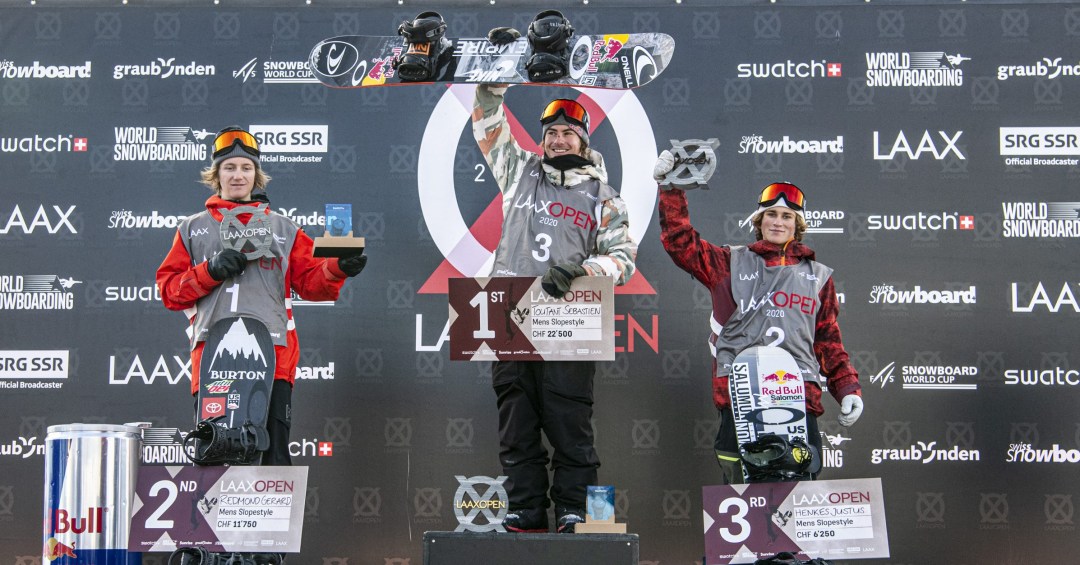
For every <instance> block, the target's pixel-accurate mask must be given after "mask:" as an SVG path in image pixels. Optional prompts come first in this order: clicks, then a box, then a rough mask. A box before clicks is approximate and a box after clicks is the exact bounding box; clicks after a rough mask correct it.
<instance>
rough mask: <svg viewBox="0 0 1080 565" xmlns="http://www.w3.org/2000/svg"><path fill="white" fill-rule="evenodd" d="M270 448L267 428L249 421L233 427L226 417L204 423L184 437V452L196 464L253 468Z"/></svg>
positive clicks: (204, 421)
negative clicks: (260, 456)
mask: <svg viewBox="0 0 1080 565" xmlns="http://www.w3.org/2000/svg"><path fill="white" fill-rule="evenodd" d="M269 448H270V435H269V434H268V433H267V431H266V428H265V427H263V426H258V425H255V424H252V423H251V422H247V423H245V424H244V425H242V426H240V427H239V428H234V427H230V426H229V425H228V424H226V423H225V422H224V419H223V418H220V417H219V418H214V419H211V420H203V421H201V422H199V423H198V424H197V425H196V426H195V430H194V431H193V432H191V433H189V434H188V435H187V437H185V438H184V450H185V451H187V452H188V453H193V455H190V458H191V461H192V462H194V463H195V464H196V465H225V464H227V465H253V464H255V463H256V462H257V460H258V457H259V455H260V453H259V452H262V451H266V450H267V449H269Z"/></svg>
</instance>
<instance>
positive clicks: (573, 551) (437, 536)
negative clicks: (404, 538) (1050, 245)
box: [424, 532, 638, 565]
mask: <svg viewBox="0 0 1080 565" xmlns="http://www.w3.org/2000/svg"><path fill="white" fill-rule="evenodd" d="M637 563H638V536H637V534H515V533H496V532H488V533H476V532H424V565H481V564H491V565H500V564H507V565H637Z"/></svg>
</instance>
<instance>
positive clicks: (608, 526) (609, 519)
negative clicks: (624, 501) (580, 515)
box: [574, 486, 626, 534]
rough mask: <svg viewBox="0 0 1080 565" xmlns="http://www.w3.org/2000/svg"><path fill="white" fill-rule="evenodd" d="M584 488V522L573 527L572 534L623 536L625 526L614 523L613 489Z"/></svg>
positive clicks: (604, 487)
mask: <svg viewBox="0 0 1080 565" xmlns="http://www.w3.org/2000/svg"><path fill="white" fill-rule="evenodd" d="M585 488H586V495H585V521H584V522H583V523H580V524H577V525H575V526H574V533H577V534H625V533H626V524H616V523H615V487H613V486H589V487H585Z"/></svg>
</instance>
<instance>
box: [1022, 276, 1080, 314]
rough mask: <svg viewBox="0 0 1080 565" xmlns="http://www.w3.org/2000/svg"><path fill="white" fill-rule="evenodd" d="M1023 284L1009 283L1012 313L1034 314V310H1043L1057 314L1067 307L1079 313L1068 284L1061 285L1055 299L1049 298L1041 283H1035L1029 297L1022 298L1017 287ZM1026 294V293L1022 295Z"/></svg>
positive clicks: (1074, 297) (1079, 308) (1079, 305)
mask: <svg viewBox="0 0 1080 565" xmlns="http://www.w3.org/2000/svg"><path fill="white" fill-rule="evenodd" d="M1020 284H1023V283H1015V282H1014V283H1011V285H1010V288H1011V293H1010V297H1011V298H1012V304H1011V305H1012V311H1013V312H1024V313H1028V312H1034V311H1036V310H1040V311H1041V310H1043V309H1045V310H1046V311H1047V312H1050V313H1052V314H1057V313H1058V312H1059V311H1060V310H1061V309H1062V307H1065V306H1068V307H1070V308H1071V309H1072V311H1073V312H1076V313H1080V304H1078V303H1077V302H1076V296H1075V295H1074V294H1073V290H1072V288H1071V287H1070V283H1068V282H1065V283H1062V285H1061V291H1060V292H1058V293H1057V298H1051V297H1050V294H1049V293H1048V292H1047V291H1046V288H1045V287H1043V283H1042V281H1039V282H1038V283H1036V285H1035V288H1034V289H1033V290H1032V291H1031V294H1030V297H1027V296H1022V293H1021V292H1020V290H1019V285H1020ZM1023 294H1026V293H1023Z"/></svg>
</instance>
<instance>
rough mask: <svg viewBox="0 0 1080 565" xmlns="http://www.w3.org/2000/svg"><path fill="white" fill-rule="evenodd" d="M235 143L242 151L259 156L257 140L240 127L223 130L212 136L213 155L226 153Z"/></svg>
mask: <svg viewBox="0 0 1080 565" xmlns="http://www.w3.org/2000/svg"><path fill="white" fill-rule="evenodd" d="M237 143H239V144H240V148H241V149H243V150H244V151H246V152H248V153H250V154H251V155H254V156H255V157H258V156H259V140H257V139H255V136H253V135H251V134H250V133H248V132H246V131H244V130H242V129H236V130H228V131H223V132H221V133H219V134H218V136H217V137H216V138H214V157H217V156H219V155H222V154H225V153H228V152H229V151H230V150H231V149H232V146H233V145H236V144H237Z"/></svg>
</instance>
